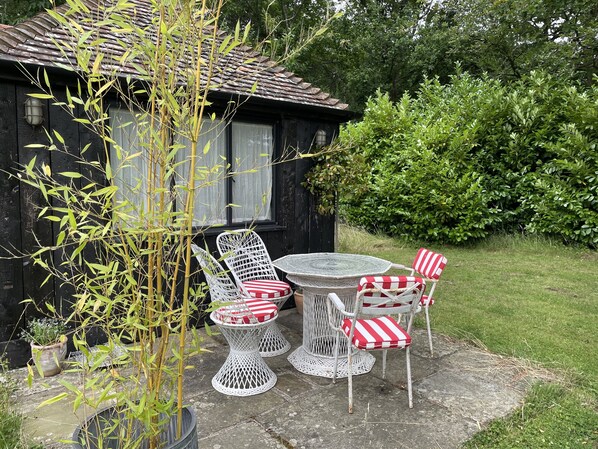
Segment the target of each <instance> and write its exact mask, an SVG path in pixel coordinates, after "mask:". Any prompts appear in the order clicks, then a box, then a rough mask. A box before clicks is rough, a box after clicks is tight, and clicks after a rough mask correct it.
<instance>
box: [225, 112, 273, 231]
mask: <svg viewBox="0 0 598 449" xmlns="http://www.w3.org/2000/svg"><path fill="white" fill-rule="evenodd" d="M232 128H233V129H232V135H233V142H232V144H233V145H232V148H233V163H232V169H233V171H234V172H235V173H236V174H235V176H234V178H233V180H234V182H233V183H232V184H233V191H232V202H233V204H235V207H233V208H232V216H233V223H239V222H247V221H255V220H269V219H271V218H272V208H271V202H272V201H271V200H272V151H273V148H274V138H273V128H272V126H271V125H257V124H251V123H237V122H235V123H233V124H232Z"/></svg>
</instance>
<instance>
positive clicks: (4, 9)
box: [0, 0, 66, 25]
mask: <svg viewBox="0 0 598 449" xmlns="http://www.w3.org/2000/svg"><path fill="white" fill-rule="evenodd" d="M65 1H66V0H4V2H3V4H2V5H0V23H6V24H9V25H16V24H17V23H19V22H22V21H23V20H25V19H27V18H28V17H31V16H34V15H35V14H37V13H38V12H40V11H44V10H46V9H48V8H51V7H52V5H54V6H59V5H62V4H63V3H64V2H65Z"/></svg>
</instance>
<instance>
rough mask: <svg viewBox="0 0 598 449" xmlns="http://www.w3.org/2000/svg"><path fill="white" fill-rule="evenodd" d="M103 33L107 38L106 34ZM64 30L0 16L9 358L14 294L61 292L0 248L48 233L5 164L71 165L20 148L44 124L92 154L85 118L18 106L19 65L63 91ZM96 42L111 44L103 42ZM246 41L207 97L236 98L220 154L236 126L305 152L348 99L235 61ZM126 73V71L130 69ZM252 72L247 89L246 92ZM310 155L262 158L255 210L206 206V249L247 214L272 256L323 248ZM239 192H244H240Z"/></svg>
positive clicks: (220, 104)
mask: <svg viewBox="0 0 598 449" xmlns="http://www.w3.org/2000/svg"><path fill="white" fill-rule="evenodd" d="M131 1H132V2H133V3H134V4H135V5H136V8H137V9H136V15H135V20H139V21H142V22H144V23H147V21H148V20H149V19H150V18H149V17H148V16H147V15H148V14H151V12H150V10H149V9H148V8H147V7H146V5H145V4H144V3H145V2H144V0H131ZM88 3H89V5H90V8H91V10H92V13H94V12H97V11H94V9H93V8H94V6H93V5H94V4H96V5H97V2H94V1H90V2H88ZM96 7H97V6H96ZM59 8H64V6H63V7H59ZM106 37H107V38H108V41H109V40H110V36H109V35H108V36H106ZM66 38H67V36H66V35H65V31H64V30H62V29H61V27H60V26H59V25H58V24H57V22H56V21H55V20H54V19H52V18H51V16H50V15H49V14H47V13H41V14H38V15H37V16H35V17H33V18H31V19H29V20H27V21H25V22H23V23H21V24H19V25H16V26H6V25H4V26H0V171H1V173H0V257H1V258H0V354H1V353H6V354H8V357H9V359H10V362H11V364H12V365H13V366H18V365H22V364H23V363H24V362H26V361H27V359H28V357H29V355H28V349H27V348H26V347H25V344H24V343H23V342H22V341H20V340H18V334H19V326H20V325H22V323H24V322H25V321H26V319H27V318H28V316H27V314H28V313H29V312H26V313H24V306H23V304H22V301H23V300H24V299H26V298H32V299H33V300H34V301H35V302H36V303H43V302H46V301H47V302H50V303H52V304H55V305H56V306H57V307H58V308H59V307H60V305H61V303H62V302H63V301H64V300H65V298H64V295H66V294H68V292H65V290H64V289H63V288H62V286H61V285H59V284H58V282H55V283H52V282H48V283H45V284H43V285H42V282H43V280H44V278H45V277H46V275H47V273H45V272H44V270H42V269H41V268H39V267H36V266H33V264H31V263H30V261H29V260H23V259H19V258H7V256H8V255H9V253H10V250H11V249H13V250H15V252H25V253H27V252H29V251H31V250H32V249H34V248H35V247H36V245H37V241H36V239H39V241H41V242H42V243H44V244H51V243H52V242H54V240H55V237H56V236H55V235H54V234H55V229H54V228H53V226H52V225H51V224H50V223H48V222H46V221H41V220H38V219H37V217H38V213H39V204H41V201H40V200H41V198H40V192H38V191H36V190H33V189H32V188H30V187H29V186H27V185H25V184H23V183H21V182H19V179H18V178H17V177H14V176H9V174H11V173H15V171H16V167H17V165H18V164H23V163H27V162H28V161H30V160H31V159H32V157H33V156H36V157H37V163H38V164H42V163H45V164H47V165H49V166H50V167H51V169H52V172H62V171H71V170H76V169H77V167H73V166H72V165H73V164H72V162H69V160H68V159H66V158H64V157H61V155H60V154H58V153H49V152H48V151H46V150H44V149H31V148H26V146H27V145H29V144H34V143H47V137H46V130H56V131H58V132H59V133H60V135H61V136H63V138H64V139H65V141H66V145H67V147H68V148H69V151H79V150H80V149H81V148H83V147H84V146H85V145H87V144H91V147H90V150H89V151H90V153H92V154H93V151H94V146H99V143H100V142H99V141H98V138H97V137H96V136H94V135H93V134H92V133H90V132H89V131H88V130H87V129H86V128H85V127H83V126H81V125H80V124H77V123H76V122H74V121H73V120H72V117H70V116H69V115H68V114H67V113H65V112H64V111H63V110H62V109H60V108H59V107H56V106H52V105H51V104H50V103H49V102H48V101H46V100H43V101H42V103H41V107H39V108H38V109H39V114H41V116H39V117H37V116H36V117H34V118H32V117H30V115H31V111H28V114H26V111H25V109H26V100H27V98H28V96H27V94H29V93H32V92H35V91H36V89H35V87H34V86H33V85H32V84H31V82H30V81H29V80H28V78H27V77H26V76H25V75H24V73H23V71H24V70H27V71H28V72H29V73H36V71H37V70H38V69H39V68H43V69H45V70H46V71H47V73H48V75H49V77H50V78H51V80H52V84H53V90H54V92H56V93H58V95H59V96H63V97H65V98H66V87H67V86H69V87H70V88H71V89H72V88H73V87H74V86H76V79H75V77H74V75H73V74H72V73H69V72H67V71H64V70H62V69H61V68H60V67H58V66H57V64H56V63H57V62H59V61H60V60H61V54H60V53H59V52H58V49H57V48H56V46H55V45H54V44H53V39H57V40H60V39H66ZM106 51H107V52H109V51H111V49H110V48H108V46H107V47H106ZM248 51H249V49H246V48H239V49H236V50H234V52H245V53H243V54H242V53H239V54H234V53H233V55H232V58H229V60H228V62H227V64H229V68H230V64H231V60H233V61H237V62H236V63H237V64H238V68H242V69H243V70H245V71H246V73H249V76H247V75H246V76H245V77H244V78H243V83H241V84H239V83H230V84H227V83H223V84H221V85H220V86H219V87H218V88H217V89H215V90H214V91H213V92H212V95H211V97H210V100H211V102H212V106H211V112H215V113H216V115H218V114H220V113H222V111H224V110H225V109H226V107H227V104H228V102H230V101H231V100H234V101H237V102H239V104H241V106H240V107H239V108H238V110H237V111H236V113H235V115H234V117H233V119H232V121H227V123H226V124H225V125H223V126H227V127H229V128H230V129H227V132H226V133H223V135H224V136H225V139H229V140H228V141H226V142H225V144H224V147H225V148H226V150H225V153H226V154H224V155H223V156H224V157H227V158H231V159H232V158H234V157H235V154H233V153H234V151H242V150H235V149H234V148H243V145H232V144H231V142H230V140H231V139H235V138H238V139H243V136H244V135H245V136H247V135H251V134H252V133H262V134H263V133H266V135H267V136H269V137H268V139H267V140H268V142H270V143H269V144H268V145H269V147H268V148H267V149H264V148H259V149H258V150H257V151H264V150H266V151H270V152H271V154H272V157H273V158H277V157H278V156H280V155H281V154H283V153H284V152H288V151H300V152H308V151H309V150H310V148H311V147H312V145H313V144H314V142H315V136H316V133H318V135H319V137H320V140H321V139H322V138H325V141H326V142H330V141H331V139H333V138H334V136H335V135H336V134H337V132H338V128H339V124H340V123H342V122H345V121H347V120H348V119H349V118H350V112H349V111H348V106H347V105H346V104H344V103H342V102H341V101H339V100H337V99H334V98H332V97H330V95H328V94H326V93H324V92H322V91H321V90H319V89H317V88H316V87H314V86H312V85H310V84H309V83H307V82H305V81H303V80H302V79H301V78H299V77H297V76H295V75H294V74H293V73H291V72H288V71H286V70H285V69H284V68H283V67H281V66H278V65H276V64H274V63H272V61H270V60H269V59H268V58H265V57H261V56H260V57H256V58H255V60H254V61H253V62H251V63H250V64H249V65H247V64H245V63H244V62H243V61H244V60H246V59H247V53H246V52H248ZM256 56H257V55H256ZM127 75H132V76H135V73H134V71H133V73H127ZM256 82H257V90H255V92H254V93H253V94H251V95H248V94H247V92H249V90H250V87H251V86H252V85H253V84H254V83H256ZM38 106H39V105H38ZM102 154H103V153H102V151H101V150H100V149H97V150H96V152H95V157H97V158H98V160H100V161H101V158H102V157H104V159H105V156H102ZM311 164H312V162H311V161H310V160H309V159H296V160H292V161H289V162H286V163H281V164H278V165H273V166H272V167H270V168H269V169H268V170H269V172H268V173H266V174H265V176H267V177H268V178H269V179H270V189H271V191H270V192H269V195H268V198H269V204H267V207H266V208H265V209H264V210H263V211H262V213H260V215H259V216H257V217H256V216H253V215H251V214H250V213H243V207H242V208H241V209H242V210H241V212H237V211H232V210H230V208H228V209H227V210H226V212H224V213H222V214H220V215H218V214H216V221H217V224H218V225H221V226H220V227H218V228H210V229H208V230H207V231H206V232H205V239H206V243H207V244H208V246H209V247H210V248H211V249H213V250H215V249H216V246H215V237H216V235H217V234H218V233H220V232H222V230H224V229H231V228H239V227H246V226H247V225H248V223H252V224H253V225H254V226H256V231H257V232H258V233H259V234H260V235H261V237H262V238H263V239H264V241H265V242H266V245H267V246H268V249H269V251H270V254H271V256H272V258H273V259H275V258H278V257H281V256H283V255H286V254H290V253H304V252H318V251H333V250H334V218H333V217H323V216H320V215H318V214H317V213H316V211H315V204H314V198H313V197H312V196H311V195H310V194H309V193H308V192H307V191H306V190H305V189H304V188H303V187H302V185H301V183H302V182H303V181H304V177H305V174H306V172H307V171H308V170H309V168H310V166H311ZM223 183H224V184H223V185H222V186H221V189H222V192H224V193H223V199H222V201H226V202H227V204H228V203H232V202H235V201H236V199H235V195H236V191H238V190H239V186H234V185H232V183H231V182H230V181H229V182H225V181H223ZM246 187H247V185H246ZM235 189H236V190H235ZM237 200H238V198H237ZM246 201H254V200H252V199H251V195H249V199H246ZM242 206H243V205H242ZM245 206H247V207H246V210H250V209H251V207H252V205H251V204H246V205H245ZM212 224H214V223H212ZM291 304H292V303H291Z"/></svg>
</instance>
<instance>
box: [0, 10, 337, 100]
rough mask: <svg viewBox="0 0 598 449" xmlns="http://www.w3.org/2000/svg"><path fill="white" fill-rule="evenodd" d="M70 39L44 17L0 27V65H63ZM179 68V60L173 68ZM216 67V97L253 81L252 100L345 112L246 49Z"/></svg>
mask: <svg viewBox="0 0 598 449" xmlns="http://www.w3.org/2000/svg"><path fill="white" fill-rule="evenodd" d="M114 1H115V0H89V1H88V2H87V5H88V7H89V9H90V14H88V15H87V16H86V17H87V18H89V17H101V15H102V12H103V11H105V9H106V6H107V4H108V3H112V2H114ZM130 3H132V4H134V8H132V12H133V13H132V15H131V16H132V17H133V19H132V20H133V21H134V23H135V25H136V26H138V27H142V28H145V27H147V26H148V25H150V24H151V14H152V12H151V8H150V7H149V4H148V3H147V1H146V0H130ZM100 4H101V5H100ZM57 11H58V12H60V11H66V5H64V6H61V7H58V8H57ZM80 25H81V26H82V27H83V29H84V30H92V29H94V22H93V21H89V20H81V21H80ZM96 28H97V27H96ZM100 33H101V37H102V38H105V39H106V40H105V42H104V43H102V44H101V51H102V52H103V53H104V54H106V55H107V56H112V57H113V58H115V57H118V56H119V55H121V54H122V53H123V52H124V49H123V47H122V46H120V45H118V44H117V43H116V42H118V41H119V40H120V41H122V37H121V36H117V35H116V34H114V33H112V32H111V31H110V30H108V29H106V27H102V28H101V29H100ZM223 36H224V35H223V34H221V35H220V38H221V39H222V38H223ZM72 39H73V38H72V37H71V36H70V34H69V33H68V32H67V31H66V30H64V29H62V27H61V26H59V25H58V23H57V22H56V21H55V20H54V19H53V18H52V17H50V15H49V14H47V13H40V14H38V15H36V16H35V17H33V18H31V19H29V20H26V21H25V22H22V23H20V24H18V25H15V26H12V27H8V26H0V60H4V61H15V62H20V63H23V64H33V65H37V66H43V67H52V66H56V64H60V63H62V64H65V63H66V62H67V60H66V59H65V57H64V56H63V55H62V54H61V52H60V50H59V49H58V48H57V47H56V45H55V44H54V41H59V42H69V41H72ZM113 58H105V61H108V60H109V59H112V60H113V61H114V59H113ZM183 65H184V61H182V62H181V64H180V65H179V66H180V67H182V66H183ZM217 68H218V69H217V70H216V71H215V75H216V76H215V78H214V82H215V83H216V86H217V87H215V88H214V91H216V92H221V93H225V94H232V95H241V96H244V95H248V93H249V92H250V90H251V88H252V86H253V85H254V84H255V83H256V81H257V89H256V90H255V92H254V93H253V95H252V97H254V98H260V99H263V100H270V101H278V102H285V103H292V104H296V105H299V106H311V107H317V108H325V109H328V110H336V111H346V110H347V109H348V105H347V104H345V103H343V102H341V101H340V100H337V99H335V98H332V97H331V96H330V95H329V94H327V93H325V92H323V91H322V90H320V89H318V88H316V87H314V86H312V85H311V84H309V83H306V82H305V81H303V80H302V79H301V78H299V77H298V76H296V75H294V74H293V73H292V72H289V71H287V70H285V68H284V67H282V66H280V65H276V64H275V63H274V62H273V61H271V60H270V59H268V58H266V57H264V56H260V55H259V54H258V53H256V52H255V51H253V50H252V49H250V48H248V47H237V48H235V49H234V50H232V51H231V52H230V53H228V54H227V55H226V56H224V57H221V58H219V59H218V64H217ZM119 70H120V71H121V73H122V75H123V76H126V75H130V76H133V77H135V76H139V72H138V69H137V68H136V67H134V66H133V65H128V66H120V67H119Z"/></svg>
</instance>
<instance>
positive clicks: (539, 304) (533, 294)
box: [339, 227, 598, 448]
mask: <svg viewBox="0 0 598 449" xmlns="http://www.w3.org/2000/svg"><path fill="white" fill-rule="evenodd" d="M339 243H340V250H341V251H344V252H358V253H363V254H371V255H374V256H378V257H381V258H384V259H388V260H391V261H393V262H399V263H403V264H405V265H408V264H410V263H411V261H412V260H413V257H414V256H415V253H416V252H417V249H418V248H419V246H418V245H413V244H408V243H405V242H402V241H399V240H394V239H390V238H387V237H380V236H373V235H369V234H366V233H364V232H361V231H358V230H355V229H352V228H347V227H341V230H340V236H339ZM428 247H429V248H430V249H433V250H436V251H439V252H442V253H443V254H444V255H445V256H446V257H447V258H448V264H447V267H446V269H445V271H444V273H443V275H442V279H441V281H440V284H439V285H438V287H437V290H436V291H437V294H436V295H435V296H436V298H437V299H438V302H437V303H436V304H435V305H434V308H433V310H432V312H431V316H432V328H433V332H434V331H435V332H439V333H443V334H446V335H451V336H454V337H458V338H461V339H466V340H470V341H472V342H475V343H476V344H479V345H482V346H483V347H485V348H487V349H488V350H490V351H493V352H495V353H500V354H504V355H509V356H515V357H520V358H524V359H527V360H529V361H531V362H535V363H538V364H540V365H542V366H544V367H546V368H550V369H551V370H554V371H555V373H557V374H558V375H559V378H560V379H562V380H561V381H559V382H558V383H552V384H543V385H542V384H540V385H536V386H535V387H534V388H533V389H532V391H531V392H530V394H529V396H528V397H527V398H526V401H525V403H524V405H523V407H522V409H520V410H518V411H516V412H515V413H514V414H513V415H512V416H511V417H510V418H508V419H505V420H501V421H499V422H495V423H493V424H492V425H491V426H490V427H489V428H488V429H485V430H484V431H483V432H481V433H480V434H478V435H476V436H475V437H474V438H473V439H472V440H471V441H470V442H469V443H468V445H467V447H471V448H482V447H485V448H548V447H550V448H552V447H554V448H594V447H598V350H597V347H598V344H597V342H596V339H597V338H598V252H596V251H590V250H587V249H579V248H568V247H565V246H563V245H560V244H556V243H553V242H550V241H547V240H544V239H533V238H524V237H508V236H507V237H494V238H492V239H490V240H488V241H486V242H484V243H480V244H478V245H475V246H468V247H451V246H434V245H432V246H428ZM420 323H423V322H421V321H420Z"/></svg>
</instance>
